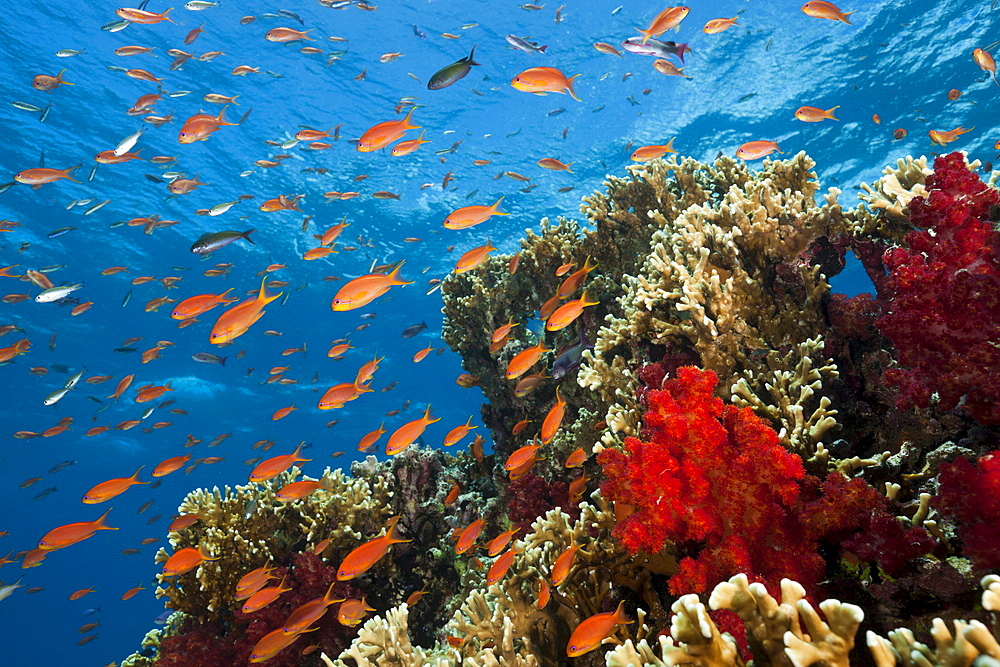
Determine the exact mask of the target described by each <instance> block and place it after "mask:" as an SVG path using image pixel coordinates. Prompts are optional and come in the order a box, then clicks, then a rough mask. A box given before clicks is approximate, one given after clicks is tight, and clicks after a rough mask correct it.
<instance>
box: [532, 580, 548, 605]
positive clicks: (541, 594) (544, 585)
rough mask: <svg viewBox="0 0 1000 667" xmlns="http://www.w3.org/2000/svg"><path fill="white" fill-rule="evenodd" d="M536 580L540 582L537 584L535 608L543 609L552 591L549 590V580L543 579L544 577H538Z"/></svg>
mask: <svg viewBox="0 0 1000 667" xmlns="http://www.w3.org/2000/svg"><path fill="white" fill-rule="evenodd" d="M538 581H539V582H541V583H540V584H539V586H538V600H537V601H536V602H535V608H536V609H545V607H547V606H548V604H549V599H550V598H551V597H552V592H551V591H550V590H549V582H547V581H545V579H544V578H542V577H539V578H538Z"/></svg>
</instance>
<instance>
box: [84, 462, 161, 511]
mask: <svg viewBox="0 0 1000 667" xmlns="http://www.w3.org/2000/svg"><path fill="white" fill-rule="evenodd" d="M144 467H145V466H140V468H139V470H136V471H135V474H133V475H132V476H131V477H116V478H115V479H109V480H108V481H106V482H101V483H100V484H98V485H97V486H95V487H94V488H92V489H91V490H90V491H87V493H85V494H83V502H84V503H86V504H87V505H96V504H97V503H103V502H104V501H105V500H110V499H112V498H114V497H115V496H118V495H121V494H123V493H125V492H126V491H128V490H129V489H130V488H132V487H133V486H135V485H136V484H149V482H140V481H139V472H140V471H141V470H142V469H143V468H144Z"/></svg>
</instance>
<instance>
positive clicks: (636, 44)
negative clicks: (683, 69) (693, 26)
mask: <svg viewBox="0 0 1000 667" xmlns="http://www.w3.org/2000/svg"><path fill="white" fill-rule="evenodd" d="M642 40H643V38H642V36H641V35H636V36H635V37H629V38H628V39H626V40H625V41H624V42H622V48H623V49H625V50H626V51H628V52H629V53H634V54H636V55H639V56H656V57H657V58H666V57H667V56H677V58H678V60H680V61H681V64H684V54H685V53H687V52H689V51H690V50H691V49H689V48H688V45H687V44H686V43H684V44H678V43H677V42H661V41H660V40H658V39H652V38H650V39H647V40H646V43H645V44H643V43H642Z"/></svg>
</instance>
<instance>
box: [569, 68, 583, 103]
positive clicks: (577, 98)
mask: <svg viewBox="0 0 1000 667" xmlns="http://www.w3.org/2000/svg"><path fill="white" fill-rule="evenodd" d="M578 76H580V75H579V74H574V75H573V76H571V77H570V78H569V79H567V80H566V92H567V93H569V96H570V97H572V98H573V99H574V100H576V101H577V102H582V101H583V100H581V99H580V98H579V97H577V96H576V92H575V91H574V90H573V79H575V78H576V77H578Z"/></svg>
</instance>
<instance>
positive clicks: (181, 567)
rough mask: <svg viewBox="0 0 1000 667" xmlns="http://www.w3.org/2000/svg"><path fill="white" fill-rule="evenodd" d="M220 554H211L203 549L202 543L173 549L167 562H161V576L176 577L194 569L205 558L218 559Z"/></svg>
mask: <svg viewBox="0 0 1000 667" xmlns="http://www.w3.org/2000/svg"><path fill="white" fill-rule="evenodd" d="M219 558H221V556H214V557H213V556H212V555H211V554H210V553H208V552H207V551H205V546H204V545H199V546H198V547H197V548H195V547H185V548H184V549H180V550H178V551H175V552H174V553H173V554H172V555H171V556H170V558H168V559H167V562H166V563H164V564H163V571H162V572H161V576H164V577H176V576H179V575H182V574H184V573H186V572H190V571H191V570H193V569H195V568H196V567H198V566H199V565H201V564H202V562H204V561H206V560H219Z"/></svg>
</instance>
